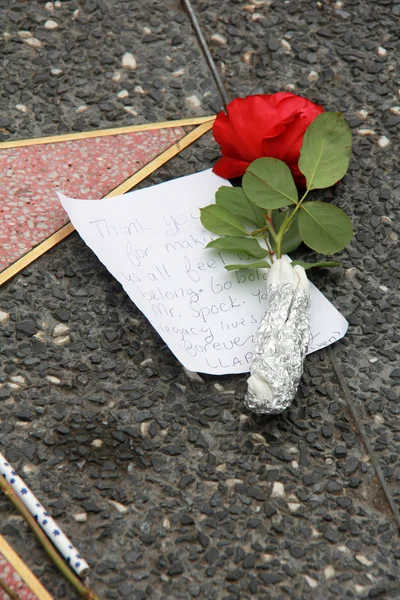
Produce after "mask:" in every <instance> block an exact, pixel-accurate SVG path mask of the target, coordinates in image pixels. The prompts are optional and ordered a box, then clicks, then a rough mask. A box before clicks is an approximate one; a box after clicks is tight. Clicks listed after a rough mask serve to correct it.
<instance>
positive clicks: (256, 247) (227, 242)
mask: <svg viewBox="0 0 400 600" xmlns="http://www.w3.org/2000/svg"><path fill="white" fill-rule="evenodd" d="M206 248H219V249H220V250H229V251H231V252H247V254H250V256H254V257H255V258H264V256H267V254H268V251H267V250H265V248H262V247H261V246H260V244H259V243H258V242H257V240H255V239H247V238H243V237H223V238H218V239H217V240H213V241H212V242H210V243H209V244H207V246H206Z"/></svg>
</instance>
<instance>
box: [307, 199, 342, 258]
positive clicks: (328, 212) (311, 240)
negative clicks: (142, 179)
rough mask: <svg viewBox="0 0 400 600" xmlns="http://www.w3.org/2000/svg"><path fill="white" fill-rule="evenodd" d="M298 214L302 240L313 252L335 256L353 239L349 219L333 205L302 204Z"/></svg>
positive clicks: (318, 203) (322, 203) (321, 203)
mask: <svg viewBox="0 0 400 600" xmlns="http://www.w3.org/2000/svg"><path fill="white" fill-rule="evenodd" d="M299 213H300V214H299V232H300V235H301V237H302V240H303V242H304V243H305V244H307V246H309V247H310V248H312V250H315V252H319V253H320V254H335V252H339V251H340V250H343V248H344V247H345V246H346V245H347V244H348V243H349V242H350V240H351V239H352V237H353V226H352V224H351V221H350V219H349V217H348V216H347V215H346V213H344V212H343V211H342V210H341V209H340V208H338V207H337V206H334V205H333V204H325V203H324V202H304V203H303V204H302V205H301V209H300V211H299Z"/></svg>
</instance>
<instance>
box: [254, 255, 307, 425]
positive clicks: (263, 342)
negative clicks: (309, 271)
mask: <svg viewBox="0 0 400 600" xmlns="http://www.w3.org/2000/svg"><path fill="white" fill-rule="evenodd" d="M267 295H268V309H267V312H266V314H265V315H264V317H263V319H262V321H261V323H260V326H259V329H258V331H257V334H256V340H255V352H254V359H253V363H252V366H251V369H250V377H249V379H248V381H247V383H248V391H247V394H246V398H245V404H246V406H247V408H249V409H250V410H251V411H253V412H255V413H259V414H277V413H280V412H282V411H284V410H285V409H286V408H288V406H290V404H291V403H292V401H293V399H294V397H295V395H296V391H297V388H298V385H299V382H300V378H301V375H302V373H303V363H304V358H305V355H306V351H307V346H308V342H309V337H310V307H311V297H310V284H309V281H308V279H307V275H306V272H305V270H304V269H303V267H300V266H299V265H296V266H295V267H292V266H291V264H290V262H289V261H288V260H287V258H286V257H283V258H279V259H277V260H276V261H275V262H274V263H273V264H272V265H271V268H270V270H269V273H268V279H267Z"/></svg>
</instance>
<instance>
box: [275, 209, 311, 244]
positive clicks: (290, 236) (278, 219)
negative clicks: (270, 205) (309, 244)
mask: <svg viewBox="0 0 400 600" xmlns="http://www.w3.org/2000/svg"><path fill="white" fill-rule="evenodd" d="M292 212H293V209H292V208H289V210H288V211H284V212H281V211H278V210H276V211H275V210H274V212H273V213H272V223H273V225H274V228H275V231H276V232H277V233H278V231H279V230H280V228H281V225H282V223H283V220H284V218H285V216H286V215H287V214H289V215H290V214H291V213H292ZM302 241H303V240H302V239H301V235H300V233H299V223H298V212H297V213H296V214H295V216H294V218H293V221H292V222H291V224H290V227H289V229H288V230H287V232H286V233H285V235H284V236H283V240H282V245H281V250H282V254H289V252H293V250H296V248H298V247H299V246H300V244H301V243H302ZM271 245H272V249H273V250H274V251H275V250H276V244H275V240H274V239H273V238H271Z"/></svg>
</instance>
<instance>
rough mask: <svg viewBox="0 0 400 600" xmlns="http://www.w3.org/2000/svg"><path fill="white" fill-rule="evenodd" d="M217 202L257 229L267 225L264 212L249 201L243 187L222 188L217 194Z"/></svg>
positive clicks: (224, 186)
mask: <svg viewBox="0 0 400 600" xmlns="http://www.w3.org/2000/svg"><path fill="white" fill-rule="evenodd" d="M215 202H216V203H217V205H218V206H222V207H223V208H227V209H228V210H230V211H231V213H233V214H234V215H238V216H239V217H245V218H246V219H248V220H249V221H251V222H252V223H254V224H255V225H257V227H262V226H263V225H265V218H264V213H263V211H262V210H261V208H259V207H258V206H256V205H255V204H254V202H251V201H250V200H249V199H248V197H247V196H246V194H245V193H244V191H243V189H242V188H241V187H228V186H226V185H223V186H221V187H220V188H219V189H218V190H217V193H216V194H215Z"/></svg>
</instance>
